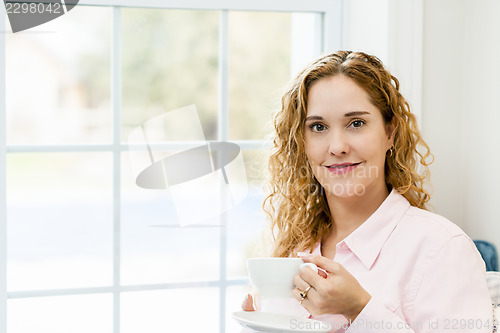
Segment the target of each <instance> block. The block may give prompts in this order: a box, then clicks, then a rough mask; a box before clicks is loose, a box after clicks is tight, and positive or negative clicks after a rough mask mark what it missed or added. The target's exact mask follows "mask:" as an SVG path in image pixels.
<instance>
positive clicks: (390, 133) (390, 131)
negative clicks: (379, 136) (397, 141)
mask: <svg viewBox="0 0 500 333" xmlns="http://www.w3.org/2000/svg"><path fill="white" fill-rule="evenodd" d="M385 132H386V133H387V140H388V141H387V149H388V150H389V149H390V148H391V147H392V146H394V136H395V135H396V122H395V121H394V118H392V120H391V121H390V122H389V123H387V124H386V126H385Z"/></svg>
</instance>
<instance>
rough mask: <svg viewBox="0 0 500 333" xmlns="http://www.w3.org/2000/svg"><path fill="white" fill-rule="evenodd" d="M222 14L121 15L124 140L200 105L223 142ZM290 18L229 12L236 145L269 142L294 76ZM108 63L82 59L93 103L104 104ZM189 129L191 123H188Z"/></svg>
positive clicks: (209, 132)
mask: <svg viewBox="0 0 500 333" xmlns="http://www.w3.org/2000/svg"><path fill="white" fill-rule="evenodd" d="M219 25H220V12H219V11H194V10H159V9H138V8H125V9H123V11H122V31H121V33H122V98H123V99H122V101H123V103H122V109H123V113H122V124H123V136H122V139H123V140H124V141H126V140H127V136H128V134H129V133H130V131H131V130H132V129H133V128H135V127H137V126H139V125H140V124H141V123H142V122H144V121H146V120H149V119H151V118H153V117H155V116H157V115H160V114H162V113H164V112H168V111H172V110H175V109H177V108H180V107H183V106H186V105H190V104H195V105H196V107H197V109H198V113H199V115H200V120H201V123H202V127H203V130H204V132H205V137H206V138H207V139H208V140H215V139H216V138H217V110H218V108H219V89H220V87H219V77H218V74H219V73H218V66H219V32H220V31H219V28H220V27H219ZM290 29H291V14H289V13H266V12H230V13H229V59H230V60H229V112H230V123H229V127H230V131H229V134H230V139H231V140H245V139H264V138H265V136H266V134H267V133H268V132H269V129H268V127H267V125H268V124H269V123H270V121H271V114H272V111H274V110H275V109H276V107H277V106H278V105H279V99H280V95H281V92H282V89H283V87H284V86H285V85H286V83H287V81H288V79H289V76H290ZM102 60H103V59H102V57H101V58H100V57H98V56H97V55H92V54H89V55H87V56H85V57H84V58H82V61H81V67H80V68H81V74H80V75H81V76H82V80H83V82H85V84H86V85H88V89H86V90H87V91H89V92H91V93H90V94H88V96H87V98H88V103H89V104H90V105H98V104H99V100H100V99H102V100H103V99H104V98H105V96H106V94H108V93H109V92H108V91H106V89H105V87H106V86H107V84H108V82H109V79H110V78H109V71H107V70H105V68H104V67H103V66H105V65H106V63H105V62H103V61H102ZM182 125H187V124H181V125H180V126H182Z"/></svg>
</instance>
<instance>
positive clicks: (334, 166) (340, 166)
mask: <svg viewBox="0 0 500 333" xmlns="http://www.w3.org/2000/svg"><path fill="white" fill-rule="evenodd" d="M359 164H361V162H358V163H339V164H332V165H330V166H327V168H329V169H342V168H348V167H353V166H356V165H359Z"/></svg>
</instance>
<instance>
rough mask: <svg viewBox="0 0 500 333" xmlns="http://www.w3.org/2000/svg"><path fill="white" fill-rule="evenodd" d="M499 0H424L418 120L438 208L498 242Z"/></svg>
mask: <svg viewBox="0 0 500 333" xmlns="http://www.w3.org/2000/svg"><path fill="white" fill-rule="evenodd" d="M498 13H500V1H497V0H426V1H425V2H424V35H423V36H424V38H423V90H422V106H423V108H422V109H423V114H422V127H423V132H424V135H425V138H426V139H427V141H428V143H429V145H430V146H431V149H432V151H433V153H434V154H435V157H436V160H435V163H434V165H433V166H432V168H431V174H432V182H433V184H434V195H433V199H432V201H431V202H432V204H433V205H434V207H435V208H436V210H437V212H438V213H440V214H442V215H444V216H446V217H448V218H449V219H451V220H452V221H454V222H455V223H457V224H458V225H460V226H461V227H462V228H463V229H464V230H465V231H466V232H467V233H468V234H469V235H470V236H471V237H472V238H473V239H485V240H489V241H492V242H493V243H495V245H496V246H497V248H498V249H500V215H499V214H498V212H497V211H496V208H497V205H498V203H497V201H498V199H500V194H499V193H498V188H500V156H499V155H498V151H499V149H498V148H497V146H498V143H500V131H499V125H500V103H499V101H498V96H499V95H500V80H499V78H500V60H499V58H498V55H499V54H500V43H499V41H500V20H499V19H498Z"/></svg>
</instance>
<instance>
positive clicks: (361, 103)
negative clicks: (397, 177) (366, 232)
mask: <svg viewBox="0 0 500 333" xmlns="http://www.w3.org/2000/svg"><path fill="white" fill-rule="evenodd" d="M304 130H305V147H306V155H307V158H308V161H309V164H310V165H311V167H312V171H313V173H314V175H315V176H316V179H317V180H318V181H319V183H320V184H321V185H322V186H323V188H324V189H325V191H326V195H327V197H332V196H333V197H344V198H346V197H352V196H356V195H357V196H364V195H365V194H367V193H372V194H373V192H372V191H384V190H385V175H384V164H385V156H386V152H387V150H388V149H390V148H391V146H392V144H393V137H392V135H389V133H392V132H393V130H392V127H391V126H386V124H385V123H384V120H383V118H382V114H381V113H380V110H379V109H378V108H377V107H375V106H374V105H373V104H372V103H371V101H370V96H369V95H368V93H367V92H366V91H364V90H363V89H362V88H361V87H360V86H358V85H357V84H356V82H355V81H354V80H352V79H350V78H347V77H345V76H343V75H337V76H334V77H329V78H323V79H320V80H318V81H316V82H315V83H313V84H312V86H311V88H310V89H309V94H308V103H307V115H306V121H305V129H304Z"/></svg>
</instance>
